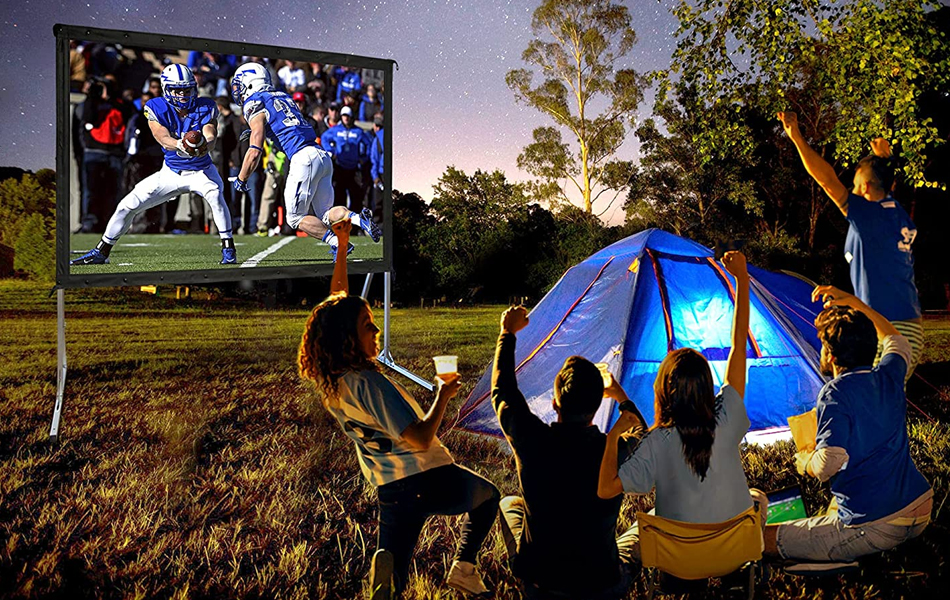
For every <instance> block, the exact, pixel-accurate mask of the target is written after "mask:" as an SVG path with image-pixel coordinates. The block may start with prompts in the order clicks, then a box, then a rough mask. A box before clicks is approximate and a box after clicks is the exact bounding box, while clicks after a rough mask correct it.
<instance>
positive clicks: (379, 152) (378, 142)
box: [369, 113, 386, 217]
mask: <svg viewBox="0 0 950 600" xmlns="http://www.w3.org/2000/svg"><path fill="white" fill-rule="evenodd" d="M384 123H385V121H384V119H383V113H376V114H375V115H373V132H374V135H373V143H372V146H370V149H369V163H370V171H369V172H370V177H371V178H372V180H373V187H372V189H371V191H370V208H371V209H372V210H373V214H374V215H376V217H379V216H380V210H379V207H381V206H382V205H383V191H384V189H385V185H384V183H383V174H384V168H385V164H384V163H385V160H384V159H385V156H386V153H385V152H383V148H384V146H383V143H384V142H385V139H386V136H385V134H384V132H383V124H384Z"/></svg>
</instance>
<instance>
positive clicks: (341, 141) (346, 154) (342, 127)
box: [320, 106, 370, 213]
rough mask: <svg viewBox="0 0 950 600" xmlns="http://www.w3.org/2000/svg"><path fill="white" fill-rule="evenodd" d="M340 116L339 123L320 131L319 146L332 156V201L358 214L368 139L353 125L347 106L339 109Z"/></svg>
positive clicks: (368, 145)
mask: <svg viewBox="0 0 950 600" xmlns="http://www.w3.org/2000/svg"><path fill="white" fill-rule="evenodd" d="M340 119H341V123H340V124H339V125H335V126H333V127H331V128H330V129H328V130H327V131H326V132H324V134H323V135H322V136H321V138H320V142H321V143H320V145H321V146H322V147H323V149H324V150H326V151H327V152H329V153H330V154H331V155H332V156H333V164H334V167H333V192H334V201H333V202H334V204H335V205H337V206H349V208H350V210H351V211H353V212H355V213H359V212H360V211H361V210H362V209H363V206H362V205H363V198H364V196H365V195H366V190H365V188H364V183H363V167H364V165H368V164H369V147H370V139H369V136H368V135H367V133H366V132H365V131H363V130H362V129H360V128H359V127H357V126H356V124H355V121H354V119H353V110H352V109H351V108H350V107H349V106H344V107H343V108H342V109H341V110H340ZM347 194H349V204H347Z"/></svg>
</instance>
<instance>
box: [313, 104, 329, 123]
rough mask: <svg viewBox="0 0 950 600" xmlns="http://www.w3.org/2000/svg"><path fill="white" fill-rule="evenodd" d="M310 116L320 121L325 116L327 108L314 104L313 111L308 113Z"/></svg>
mask: <svg viewBox="0 0 950 600" xmlns="http://www.w3.org/2000/svg"><path fill="white" fill-rule="evenodd" d="M310 116H311V117H313V120H314V121H322V120H323V119H325V118H326V116H327V109H325V108H323V107H322V106H320V105H317V106H314V107H313V112H311V113H310Z"/></svg>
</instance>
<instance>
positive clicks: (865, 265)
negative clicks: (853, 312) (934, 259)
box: [844, 194, 920, 321]
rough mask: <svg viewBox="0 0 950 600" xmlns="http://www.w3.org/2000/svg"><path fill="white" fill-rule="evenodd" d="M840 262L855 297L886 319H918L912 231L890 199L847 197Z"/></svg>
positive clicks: (905, 216)
mask: <svg viewBox="0 0 950 600" xmlns="http://www.w3.org/2000/svg"><path fill="white" fill-rule="evenodd" d="M848 224H849V227H848V237H847V239H846V240H845V244H844V249H845V258H846V259H847V260H848V262H849V263H850V266H851V284H852V285H853V286H854V295H855V296H857V297H858V298H860V299H861V300H863V301H864V302H865V303H866V304H867V305H868V306H870V307H871V308H873V309H874V310H876V311H877V312H879V313H881V314H882V315H883V316H884V317H885V318H886V319H887V320H889V321H906V320H911V319H917V318H919V317H920V301H919V300H918V297H917V286H916V285H915V284H914V255H913V253H912V251H911V245H912V244H913V243H914V238H915V237H917V227H916V226H915V225H914V222H913V221H911V220H910V216H908V214H907V212H906V211H904V209H903V208H902V207H901V205H900V204H898V203H897V201H896V200H894V199H893V198H891V197H887V198H885V199H883V200H881V201H880V202H869V201H868V200H865V199H864V198H862V197H860V196H856V195H854V194H851V195H850V196H849V198H848Z"/></svg>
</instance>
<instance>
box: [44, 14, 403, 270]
mask: <svg viewBox="0 0 950 600" xmlns="http://www.w3.org/2000/svg"><path fill="white" fill-rule="evenodd" d="M54 33H55V36H56V49H57V53H56V82H57V90H56V108H57V114H56V119H57V153H56V167H57V168H56V174H57V205H56V206H57V211H56V283H57V285H58V286H60V287H89V286H121V285H141V284H161V283H181V284H196V283H205V282H208V283H211V282H224V281H238V280H256V279H275V278H291V277H312V276H318V275H329V274H331V273H332V271H333V258H332V255H331V251H330V246H329V245H328V244H327V243H325V242H324V241H323V240H321V239H318V238H316V237H308V236H307V235H306V234H304V233H303V230H302V227H303V226H302V225H299V226H298V228H297V229H294V227H293V225H298V224H299V223H305V224H309V226H310V227H311V228H313V227H315V226H314V225H313V223H314V221H313V219H310V220H304V221H301V220H303V219H306V217H307V216H308V215H309V216H312V217H316V218H317V219H321V220H322V217H323V216H324V215H322V214H317V213H318V212H324V214H325V211H321V210H320V209H318V206H319V203H320V202H323V203H324V204H327V203H328V200H327V199H328V198H330V197H331V196H332V200H331V201H329V204H330V205H335V206H341V205H342V206H347V207H348V208H350V210H352V211H354V212H355V213H357V214H359V213H361V211H362V210H363V209H369V210H370V211H371V213H372V220H373V222H375V223H376V225H377V227H378V229H377V230H376V232H375V233H377V235H378V234H379V233H381V234H382V235H381V237H380V239H379V240H378V241H376V242H374V241H373V239H372V238H373V236H372V235H371V234H372V233H373V232H364V231H363V230H362V229H361V228H360V227H359V223H358V222H357V223H355V224H354V226H353V230H352V231H353V233H352V234H351V236H350V241H351V243H352V244H353V245H354V249H353V251H352V253H351V254H350V255H349V261H350V272H351V273H371V272H383V271H388V270H390V268H391V262H392V258H391V257H392V194H391V192H390V190H391V189H392V179H391V169H390V165H391V164H392V160H391V156H392V152H391V148H392V143H391V139H392V137H391V136H392V134H391V131H392V129H391V127H390V124H391V123H392V115H391V110H392V74H393V64H394V62H393V61H391V60H386V59H378V58H368V57H363V56H352V55H343V54H334V53H330V52H320V51H314V50H303V49H297V48H284V47H279V46H267V45H261V44H247V43H243V42H227V41H220V40H207V39H199V38H188V37H181V36H172V35H160V34H152V33H138V32H132V31H115V30H107V29H95V28H90V27H80V26H72V25H57V26H55V27H54ZM248 62H255V63H257V64H259V65H262V67H263V68H264V69H266V70H267V72H268V73H269V75H270V78H271V83H272V84H273V88H274V91H275V92H279V93H278V94H276V95H273V96H269V98H270V99H269V101H266V102H265V101H261V102H257V103H256V106H255V102H254V101H253V99H252V102H251V103H248V104H247V105H244V102H243V100H246V99H247V97H248V96H247V95H244V96H243V99H242V102H237V101H235V99H234V98H233V97H232V93H231V79H232V77H233V76H234V74H235V71H236V70H237V69H238V68H239V67H241V65H244V64H245V63H248ZM169 67H171V68H169ZM185 67H190V68H185ZM163 70H165V71H166V75H167V77H166V78H165V80H164V82H163V80H162V78H161V76H162V73H163ZM189 70H190V71H191V72H192V73H193V74H194V80H195V81H194V83H195V85H194V86H193V87H192V86H190V80H189V78H188V76H187V73H188V71H189ZM259 81H263V79H260V80H259ZM182 82H184V83H182ZM182 87H184V88H186V90H185V91H184V92H182V91H181V90H180V88H182ZM189 89H196V90H197V92H196V93H197V98H196V99H191V98H190V94H191V92H190V91H189ZM253 89H254V88H252V90H253ZM176 90H177V91H176ZM255 98H258V99H259V97H258V96H255ZM268 102H269V103H268ZM245 108H247V110H248V111H249V113H250V114H251V118H252V121H258V122H266V123H267V125H266V127H265V131H266V133H267V135H266V136H265V139H266V140H268V141H266V142H264V143H263V144H262V146H263V147H262V154H261V160H260V164H259V166H258V168H257V169H256V171H254V172H253V173H252V174H251V175H250V176H249V177H247V182H246V183H247V185H248V186H249V188H250V189H249V190H248V191H247V192H237V191H235V190H234V188H233V187H232V182H231V179H233V178H234V177H236V176H237V175H238V173H239V172H240V169H241V167H242V164H243V161H244V156H245V153H246V152H247V151H248V148H249V146H250V145H251V143H252V139H249V138H248V136H246V135H245V136H243V139H242V135H241V134H243V133H245V131H244V130H247V129H248V125H247V122H246V121H245V120H244V119H243V116H242V112H243V110H244V109H245ZM347 109H348V110H347ZM229 111H230V112H231V115H228V112H229ZM321 111H322V112H321ZM347 112H349V113H350V118H349V120H347V118H346V116H344V115H346V113H347ZM260 113H263V117H259V116H257V115H258V114H260ZM328 118H329V120H328ZM336 121H341V129H336V130H334V129H330V133H329V135H323V136H322V138H321V134H322V133H324V132H325V131H327V129H328V127H331V126H332V125H333V124H334V122H336ZM156 124H157V125H159V126H160V127H162V128H164V131H163V130H162V129H159V130H158V132H157V134H156V135H153V133H154V132H155V131H156V130H155V127H154V125H156ZM379 124H381V125H382V131H383V134H382V135H379V136H378V135H377V131H376V127H377V126H378V125H379ZM308 125H309V127H311V128H313V130H314V134H308V133H307V131H308V130H307V126H308ZM374 125H375V126H374ZM288 129H291V130H293V132H292V133H287V130H288ZM189 131H203V132H205V133H206V134H207V132H209V131H210V132H215V134H216V135H217V139H216V140H215V144H214V147H213V148H212V150H211V152H207V151H206V150H203V149H202V148H200V147H199V148H198V149H197V150H194V149H192V148H184V150H182V148H179V149H177V150H172V149H171V148H169V147H168V144H169V143H170V144H172V145H178V143H179V141H180V142H181V144H184V145H187V143H188V141H189V139H191V140H192V141H193V142H197V143H198V145H199V146H200V145H201V144H200V139H201V138H200V137H198V136H196V135H194V134H191V136H189V135H188V132H189ZM281 131H283V132H284V134H283V135H284V136H285V137H281ZM165 132H167V136H166V137H165V138H164V142H165V143H164V145H163V144H162V143H161V142H160V140H161V139H162V136H163V135H166V134H165ZM272 134H273V136H274V137H277V138H278V140H277V141H278V143H277V144H273V143H272V142H271V141H270V139H271V137H272ZM308 135H309V139H307V138H308ZM287 139H290V140H294V141H293V144H292V145H291V147H289V148H283V147H282V146H281V143H280V140H287ZM169 140H171V141H169ZM183 147H184V146H183ZM324 150H329V151H331V153H333V154H334V158H333V161H332V162H333V176H332V178H331V177H330V176H329V175H324V176H321V175H320V174H326V173H328V171H329V169H328V168H327V167H321V166H320V165H323V164H326V163H329V160H328V159H327V160H324V158H323V157H322V153H323V151H324ZM182 152H197V154H198V156H192V155H190V154H182ZM255 152H256V150H255ZM314 157H316V158H314ZM209 161H210V165H211V166H209ZM313 173H317V175H313ZM309 182H323V185H322V187H321V185H320V183H317V184H316V185H312V184H311V183H309ZM330 185H332V189H331V188H330V187H329V186H330ZM311 186H312V187H315V188H316V190H317V192H315V193H313V194H308V187H311ZM311 198H312V202H311ZM287 202H290V203H291V206H292V208H291V209H290V210H288V208H287ZM308 206H309V212H307V207H308ZM225 211H227V213H228V215H229V216H230V228H231V235H232V236H233V237H232V238H231V239H232V240H233V248H234V251H235V253H236V262H235V263H234V264H220V263H221V262H222V259H223V251H222V248H223V247H225V246H227V247H231V244H230V242H225V241H224V239H225V238H227V237H228V234H227V232H226V225H227V223H228V219H227V217H226V216H224V213H225ZM304 212H307V214H304ZM344 214H345V213H344ZM356 221H359V219H357V220H356ZM367 222H368V221H367ZM222 231H224V233H222ZM104 236H105V237H104ZM330 241H332V240H330ZM101 242H106V243H107V244H108V246H101ZM110 242H111V243H110ZM97 246H98V247H100V248H101V250H104V251H105V252H101V254H106V253H107V258H108V262H107V263H106V262H104V261H103V260H102V258H101V257H96V256H93V257H91V258H89V257H87V258H83V257H84V256H86V255H87V254H88V253H89V252H90V251H91V250H93V249H95V248H97ZM345 250H346V249H342V250H341V251H345ZM225 258H226V257H225ZM76 259H82V260H83V261H84V264H78V263H77V264H70V263H71V261H76ZM86 263H88V264H86Z"/></svg>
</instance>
